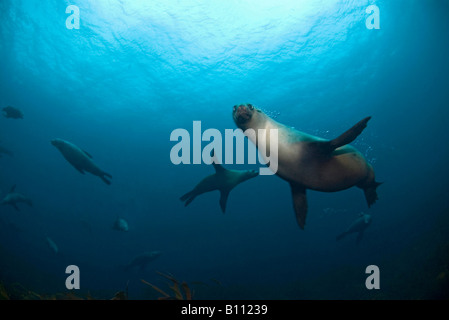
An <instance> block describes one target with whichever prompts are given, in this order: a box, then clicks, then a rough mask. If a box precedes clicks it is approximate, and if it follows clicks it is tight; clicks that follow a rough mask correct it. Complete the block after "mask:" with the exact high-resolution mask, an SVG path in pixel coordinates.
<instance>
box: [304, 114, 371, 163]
mask: <svg viewBox="0 0 449 320" xmlns="http://www.w3.org/2000/svg"><path fill="white" fill-rule="evenodd" d="M370 119H371V117H366V118H365V119H363V120H361V121H359V122H357V123H356V124H355V125H354V126H353V127H352V128H351V129H349V130H347V131H346V132H344V133H343V134H341V135H340V136H338V137H337V138H335V139H333V140H329V141H316V142H311V143H310V146H312V147H314V148H316V149H317V150H319V152H320V153H323V154H327V155H330V154H331V153H332V152H334V150H335V149H337V148H340V147H342V146H344V145H347V144H350V143H351V142H352V141H354V140H355V139H356V138H357V137H358V136H359V135H360V134H361V133H362V131H363V130H364V129H365V128H366V125H367V123H368V121H369V120H370Z"/></svg>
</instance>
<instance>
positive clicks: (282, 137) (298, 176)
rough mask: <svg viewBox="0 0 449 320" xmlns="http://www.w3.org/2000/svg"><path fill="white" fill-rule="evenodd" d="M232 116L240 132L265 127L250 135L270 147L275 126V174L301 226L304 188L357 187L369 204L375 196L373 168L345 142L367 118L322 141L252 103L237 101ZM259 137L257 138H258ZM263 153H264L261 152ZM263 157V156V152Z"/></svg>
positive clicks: (361, 129)
mask: <svg viewBox="0 0 449 320" xmlns="http://www.w3.org/2000/svg"><path fill="white" fill-rule="evenodd" d="M233 119H234V122H235V123H236V125H237V127H239V128H240V129H242V130H243V131H245V130H247V129H253V130H255V131H258V130H259V129H266V131H265V134H262V135H260V132H259V135H257V136H256V135H249V134H247V136H248V138H249V139H250V140H251V141H252V142H253V143H254V144H255V145H256V147H258V148H259V144H262V145H263V146H266V148H267V150H269V149H270V140H271V139H270V138H269V136H270V132H271V131H270V130H271V129H277V134H278V141H277V143H278V146H277V147H278V148H277V150H278V156H277V162H278V163H277V166H276V168H277V172H276V174H277V175H278V176H279V177H280V178H282V179H284V180H286V181H288V182H289V183H290V186H291V191H292V196H293V207H294V210H295V213H296V220H297V222H298V225H299V227H300V228H301V229H304V226H305V223H306V215H307V198H306V190H307V189H311V190H316V191H322V192H336V191H341V190H345V189H348V188H351V187H353V186H357V187H359V188H361V189H363V191H364V192H365V198H366V201H367V203H368V207H370V206H371V205H372V204H373V203H374V202H375V201H376V200H377V199H378V197H377V193H376V188H377V187H378V186H379V185H380V183H378V182H376V181H375V178H374V170H373V167H372V166H371V165H370V164H369V163H368V162H367V161H366V159H365V158H364V157H363V155H362V154H361V153H360V152H359V151H357V150H356V149H355V148H354V147H352V146H350V145H348V144H349V143H351V142H352V141H354V139H355V138H357V136H358V135H359V134H361V133H362V131H363V129H365V127H366V125H367V123H368V121H369V120H370V119H371V117H367V118H365V119H363V120H361V121H360V122H358V123H357V124H356V125H354V126H353V127H352V128H351V129H349V130H348V131H346V132H345V133H343V134H342V135H340V136H339V137H337V138H336V139H333V140H325V139H322V138H318V137H315V136H312V135H309V134H306V133H303V132H300V131H298V130H296V129H294V128H291V127H288V126H285V125H283V124H281V123H279V122H276V121H274V120H273V119H271V118H270V117H269V116H267V115H266V114H265V113H264V112H262V111H261V110H260V109H258V108H256V107H254V106H253V105H252V104H238V105H235V106H234V108H233ZM257 140H259V141H257ZM264 153H265V152H264ZM264 153H263V156H264V157H265V158H267V157H266V155H264Z"/></svg>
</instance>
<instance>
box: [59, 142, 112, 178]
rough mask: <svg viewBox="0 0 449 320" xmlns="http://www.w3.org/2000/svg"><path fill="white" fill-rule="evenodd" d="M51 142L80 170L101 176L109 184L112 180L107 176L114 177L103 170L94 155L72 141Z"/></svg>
mask: <svg viewBox="0 0 449 320" xmlns="http://www.w3.org/2000/svg"><path fill="white" fill-rule="evenodd" d="M51 144H52V145H54V146H55V147H56V148H57V149H58V150H59V151H60V152H61V153H62V155H63V156H64V158H65V159H66V160H67V161H68V162H69V163H70V164H71V165H72V166H73V167H74V168H75V169H76V170H78V171H79V172H81V173H82V174H84V171H87V172H90V173H91V174H93V175H94V176H97V177H100V178H101V180H103V181H104V183H106V184H107V185H110V184H111V182H110V181H109V180H108V179H106V177H109V178H112V176H111V175H110V174H109V173H106V172H104V171H103V170H101V169H100V168H99V167H98V166H97V165H96V164H95V163H94V162H93V161H92V156H91V155H90V154H89V153H87V152H86V151H84V150H82V149H80V148H79V147H77V146H76V145H74V144H73V143H71V142H68V141H65V140H62V139H54V140H51Z"/></svg>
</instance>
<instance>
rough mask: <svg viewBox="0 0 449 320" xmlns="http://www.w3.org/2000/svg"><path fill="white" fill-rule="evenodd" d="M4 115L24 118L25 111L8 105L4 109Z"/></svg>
mask: <svg viewBox="0 0 449 320" xmlns="http://www.w3.org/2000/svg"><path fill="white" fill-rule="evenodd" d="M2 110H3V115H4V116H5V118H11V119H23V113H22V111H20V110H19V109H17V108H14V107H11V106H7V107H4V108H3V109H2Z"/></svg>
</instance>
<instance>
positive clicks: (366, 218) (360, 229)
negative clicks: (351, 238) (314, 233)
mask: <svg viewBox="0 0 449 320" xmlns="http://www.w3.org/2000/svg"><path fill="white" fill-rule="evenodd" d="M371 221H372V218H371V215H369V214H366V213H363V212H362V213H360V215H359V217H358V218H357V219H356V220H355V221H354V222H353V223H352V224H351V225H350V226H349V227H348V229H346V231H345V232H343V233H341V234H339V235H338V236H337V241H338V240H341V239H343V238H344V237H346V236H347V235H348V234H351V233H358V235H357V238H356V241H355V242H356V244H359V243H360V241H361V240H362V238H363V233H364V232H365V230H366V228H368V227H369V225H370V224H371Z"/></svg>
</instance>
